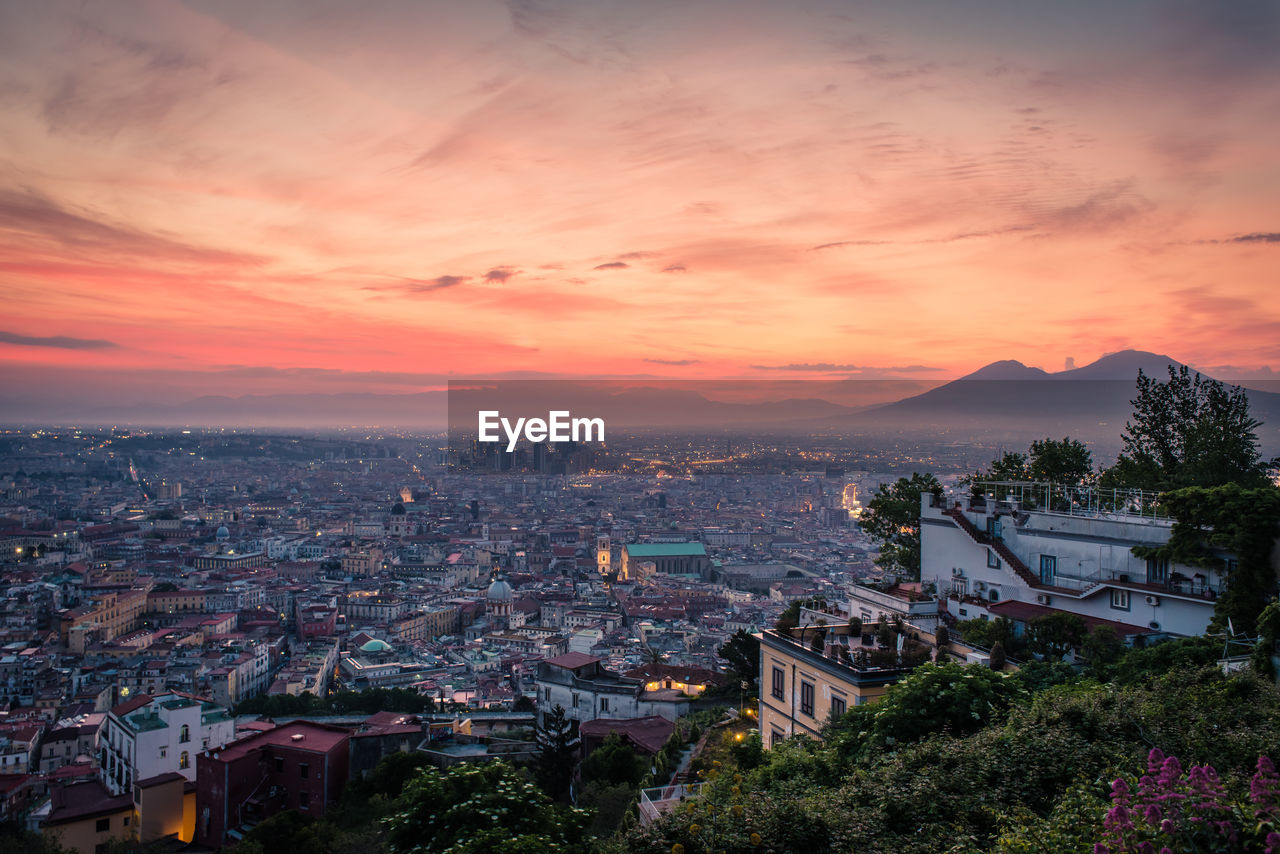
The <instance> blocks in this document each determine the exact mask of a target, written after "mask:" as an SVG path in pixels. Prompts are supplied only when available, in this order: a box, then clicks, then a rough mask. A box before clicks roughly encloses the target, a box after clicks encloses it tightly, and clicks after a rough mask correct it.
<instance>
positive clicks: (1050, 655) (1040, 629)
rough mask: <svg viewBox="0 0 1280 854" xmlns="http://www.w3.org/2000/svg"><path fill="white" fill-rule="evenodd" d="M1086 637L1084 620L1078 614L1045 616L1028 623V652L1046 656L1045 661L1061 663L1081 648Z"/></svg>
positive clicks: (1060, 613)
mask: <svg viewBox="0 0 1280 854" xmlns="http://www.w3.org/2000/svg"><path fill="white" fill-rule="evenodd" d="M1084 636H1085V623H1084V620H1082V619H1081V618H1080V617H1079V616H1077V615H1076V614H1068V613H1066V612H1065V611H1060V612H1058V613H1055V614H1045V615H1043V616H1040V617H1033V618H1032V619H1031V620H1030V621H1029V622H1028V623H1027V650H1028V651H1029V652H1032V653H1034V654H1036V655H1042V656H1044V659H1045V661H1061V660H1062V659H1063V658H1064V657H1065V656H1066V655H1067V653H1069V652H1072V651H1073V650H1077V649H1079V648H1080V644H1082V643H1083V642H1084Z"/></svg>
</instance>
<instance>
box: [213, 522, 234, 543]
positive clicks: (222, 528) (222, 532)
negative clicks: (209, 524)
mask: <svg viewBox="0 0 1280 854" xmlns="http://www.w3.org/2000/svg"><path fill="white" fill-rule="evenodd" d="M213 535H214V536H215V537H217V538H218V539H219V540H229V539H231V532H230V531H228V530H227V526H226V525H219V526H218V530H217V531H215V532H214V534H213Z"/></svg>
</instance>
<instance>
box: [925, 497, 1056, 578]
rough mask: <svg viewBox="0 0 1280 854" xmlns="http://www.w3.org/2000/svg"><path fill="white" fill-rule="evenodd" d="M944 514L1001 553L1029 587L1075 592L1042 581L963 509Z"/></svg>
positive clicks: (953, 509)
mask: <svg viewBox="0 0 1280 854" xmlns="http://www.w3.org/2000/svg"><path fill="white" fill-rule="evenodd" d="M942 515H943V516H947V517H950V519H951V520H952V521H953V522H955V523H956V524H957V525H958V526H960V530H962V531H964V532H965V533H966V534H968V535H969V539H971V540H973V541H974V542H975V543H977V544H978V545H980V546H986V547H987V548H989V549H992V550H993V551H995V553H996V554H998V555H1000V559H1001V560H1003V561H1004V563H1005V566H1007V567H1009V569H1011V570H1013V573H1014V575H1016V576H1018V577H1019V578H1021V579H1022V580H1023V581H1024V582H1026V584H1027V586H1028V587H1034V588H1036V589H1045V590H1062V592H1064V593H1070V592H1073V591H1068V590H1065V589H1062V588H1057V587H1051V586H1050V585H1048V584H1044V583H1042V582H1041V581H1040V579H1039V578H1037V577H1036V575H1035V574H1034V573H1033V572H1032V571H1031V569H1030V568H1029V567H1028V566H1027V565H1026V564H1025V563H1023V562H1022V559H1021V558H1019V557H1018V556H1017V555H1016V554H1014V553H1013V550H1012V549H1010V548H1009V547H1008V546H1006V545H1005V544H1004V543H1003V542H1002V541H1000V540H997V539H995V538H993V537H992V536H991V535H990V534H988V533H987V532H986V531H982V530H979V529H978V526H977V525H975V524H973V523H972V522H970V521H969V519H968V517H967V516H965V515H964V513H963V512H962V511H961V510H958V509H956V508H954V507H952V508H950V509H948V510H943V511H942Z"/></svg>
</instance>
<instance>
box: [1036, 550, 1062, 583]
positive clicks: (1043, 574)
mask: <svg viewBox="0 0 1280 854" xmlns="http://www.w3.org/2000/svg"><path fill="white" fill-rule="evenodd" d="M1057 571H1058V558H1057V556H1056V555H1040V580H1041V581H1042V582H1044V583H1045V584H1049V583H1051V582H1052V581H1053V576H1054V574H1055V573H1057Z"/></svg>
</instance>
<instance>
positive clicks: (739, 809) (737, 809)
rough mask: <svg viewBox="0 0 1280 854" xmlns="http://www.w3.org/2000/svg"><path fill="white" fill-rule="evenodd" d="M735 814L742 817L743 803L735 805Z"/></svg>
mask: <svg viewBox="0 0 1280 854" xmlns="http://www.w3.org/2000/svg"><path fill="white" fill-rule="evenodd" d="M733 814H734V815H735V816H737V817H738V818H742V804H734V805H733Z"/></svg>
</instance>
